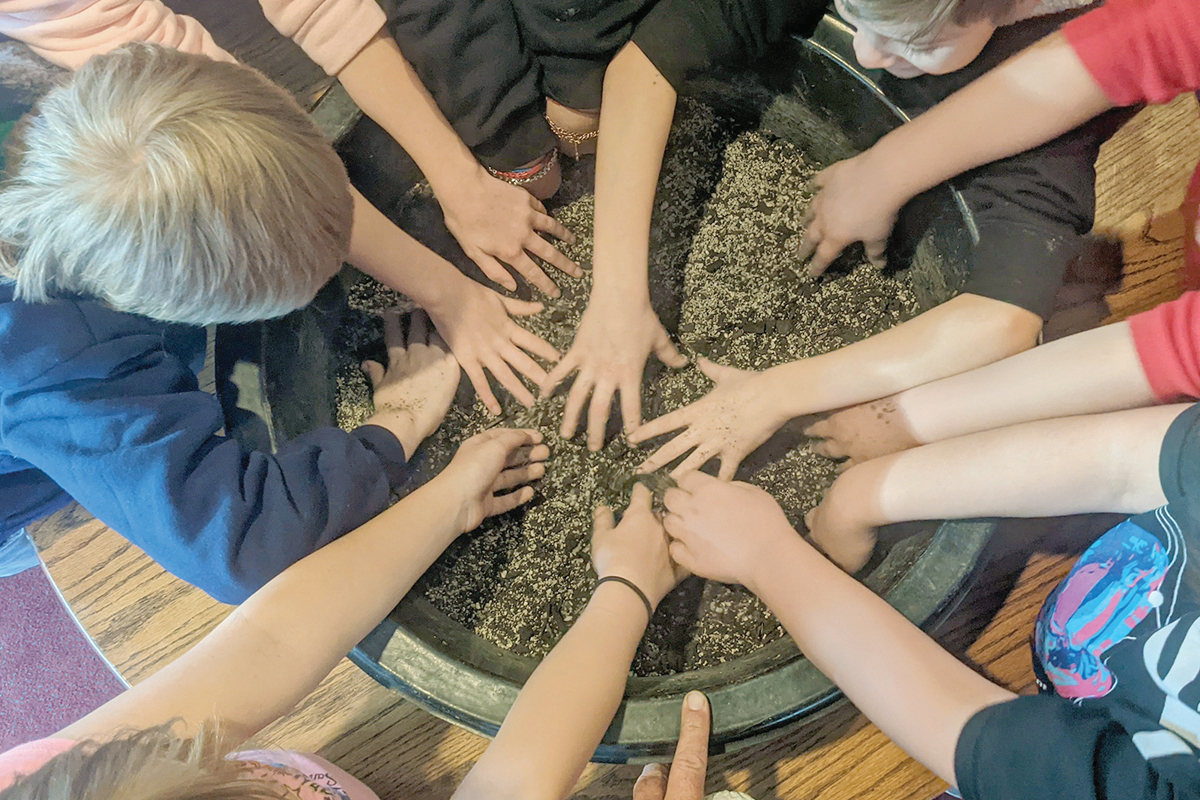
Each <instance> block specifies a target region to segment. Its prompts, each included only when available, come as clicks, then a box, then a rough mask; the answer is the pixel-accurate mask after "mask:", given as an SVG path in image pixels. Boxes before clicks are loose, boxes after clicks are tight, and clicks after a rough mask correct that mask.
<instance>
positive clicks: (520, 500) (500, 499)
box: [487, 486, 533, 517]
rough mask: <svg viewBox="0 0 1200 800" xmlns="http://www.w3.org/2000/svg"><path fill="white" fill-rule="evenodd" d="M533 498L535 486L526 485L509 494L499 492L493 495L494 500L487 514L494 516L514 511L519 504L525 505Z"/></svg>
mask: <svg viewBox="0 0 1200 800" xmlns="http://www.w3.org/2000/svg"><path fill="white" fill-rule="evenodd" d="M532 499H533V487H532V486H526V487H524V488H522V489H518V490H517V491H515V492H509V493H508V494H498V495H493V496H492V502H491V503H490V504H489V507H488V510H487V515H488V516H489V517H494V516H496V515H497V514H506V513H508V512H509V511H512V510H513V509H514V508H516V507H517V506H523V505H525V504H526V503H528V502H529V501H530V500H532Z"/></svg>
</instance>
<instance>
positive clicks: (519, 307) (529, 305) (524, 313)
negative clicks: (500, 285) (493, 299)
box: [500, 295, 545, 317]
mask: <svg viewBox="0 0 1200 800" xmlns="http://www.w3.org/2000/svg"><path fill="white" fill-rule="evenodd" d="M500 302H501V303H503V304H504V310H505V311H507V312H508V313H509V314H511V315H512V316H514V317H528V316H530V315H531V314H537V313H538V312H539V311H541V310H542V309H544V308H545V306H544V305H542V304H541V303H535V302H533V301H532V300H518V299H517V298H515V297H505V296H504V295H500Z"/></svg>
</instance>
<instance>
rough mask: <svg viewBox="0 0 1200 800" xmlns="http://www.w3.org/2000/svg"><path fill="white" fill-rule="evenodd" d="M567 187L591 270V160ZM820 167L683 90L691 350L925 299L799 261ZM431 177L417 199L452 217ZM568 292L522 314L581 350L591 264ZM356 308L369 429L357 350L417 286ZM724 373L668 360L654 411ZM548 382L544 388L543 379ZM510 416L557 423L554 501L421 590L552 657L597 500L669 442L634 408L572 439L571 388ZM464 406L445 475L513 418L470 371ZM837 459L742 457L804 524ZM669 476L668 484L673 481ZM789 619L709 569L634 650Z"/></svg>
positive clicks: (673, 183)
mask: <svg viewBox="0 0 1200 800" xmlns="http://www.w3.org/2000/svg"><path fill="white" fill-rule="evenodd" d="M564 166H565V174H564V179H565V180H564V186H563V189H562V191H561V192H560V196H559V198H556V203H555V205H554V207H553V209H552V210H553V213H554V214H555V216H556V217H558V219H560V220H561V221H562V222H563V224H564V225H566V226H567V227H568V228H570V229H571V230H572V231H574V232H575V233H576V234H577V235H578V237H579V239H578V242H577V243H576V244H575V245H574V246H572V247H568V248H566V252H567V254H568V255H570V256H571V257H572V258H574V259H575V260H576V261H578V262H579V263H580V264H581V265H582V266H583V267H584V268H585V270H587V269H588V268H590V266H591V254H592V239H591V233H592V231H591V228H592V216H593V197H592V195H591V194H590V191H591V189H590V187H591V185H592V168H593V162H592V159H585V160H584V161H582V162H580V163H578V164H575V163H573V162H571V161H570V160H568V159H564ZM814 172H815V168H814V167H813V166H810V165H809V164H808V163H806V161H805V158H804V154H803V153H801V152H800V151H799V150H797V148H796V147H794V146H793V145H791V144H789V143H788V142H786V141H782V140H778V139H774V138H771V137H769V136H767V135H764V134H763V133H760V132H758V131H756V130H746V129H745V128H744V127H742V128H739V127H738V126H737V125H735V124H734V123H733V122H732V121H731V120H729V119H725V118H722V117H719V116H717V115H716V114H715V113H714V112H713V110H712V109H711V108H709V107H708V106H705V105H702V104H699V103H696V102H693V101H687V100H682V101H681V102H680V107H679V111H678V113H677V115H676V121H675V126H674V128H673V130H672V134H671V140H670V143H669V145H668V148H667V153H666V157H665V160H664V165H663V172H662V179H661V181H660V184H659V190H658V197H657V203H658V205H657V209H656V213H655V218H654V224H653V233H652V241H651V260H650V270H651V293H652V300H653V303H654V307H655V309H656V310H657V312H658V314H659V316H660V318H661V319H662V320H663V322H664V324H666V326H667V328H668V330H670V331H672V333H673V334H674V335H675V336H676V340H677V341H678V342H679V343H680V344H681V345H682V347H683V349H684V351H685V352H686V353H688V354H689V355H690V356H691V357H693V358H694V357H695V356H696V355H698V354H700V355H707V356H708V357H710V358H712V359H713V360H715V361H718V362H720V363H723V364H728V365H731V366H735V367H740V368H743V369H763V368H766V367H769V366H772V365H774V364H779V363H783V362H786V361H792V360H795V359H799V358H804V357H806V356H813V355H817V354H820V353H824V352H827V351H829V350H833V349H836V348H838V347H841V346H843V345H845V344H848V343H850V342H853V341H856V340H858V339H862V338H865V337H867V336H870V335H872V334H874V333H877V332H879V331H881V330H884V329H885V328H888V327H891V326H893V325H895V324H897V323H898V322H900V321H902V320H904V319H907V318H909V317H911V316H913V315H914V314H916V313H918V312H919V311H920V310H921V307H920V303H919V301H918V298H917V295H916V293H915V292H914V289H913V286H912V283H911V281H910V280H909V279H908V276H907V275H906V274H904V273H901V274H898V275H886V274H883V273H881V271H880V270H878V269H876V268H873V267H871V266H870V265H868V264H866V263H862V262H860V263H858V264H857V265H852V266H846V265H843V268H842V269H840V270H838V271H837V272H836V273H830V274H829V275H827V276H826V277H824V278H822V279H820V280H816V281H814V280H812V279H810V278H808V277H807V276H806V275H805V274H804V270H803V265H802V264H801V263H799V260H798V258H797V257H796V254H795V253H796V246H797V244H798V242H799V240H800V232H801V224H800V222H801V219H802V218H803V215H804V212H805V209H806V208H807V206H808V203H809V201H810V199H811V194H810V190H809V188H808V186H809V181H810V179H811V177H812V175H813V174H814ZM432 202H433V201H432V200H431V199H430V198H429V196H428V192H427V189H426V190H424V193H422V191H420V190H417V191H415V192H414V195H413V198H412V205H413V207H414V208H418V207H420V208H424V209H425V212H423V213H429V212H430V209H432V210H433V213H436V208H434V207H433V206H432ZM553 275H554V278H555V280H556V282H558V284H559V286H560V287H561V288H562V290H563V294H562V297H561V298H559V299H558V300H556V301H548V302H547V309H546V311H544V312H543V313H541V314H539V315H537V316H535V317H530V318H527V319H525V320H524V321H523V324H525V325H526V326H527V327H529V329H530V330H532V331H534V332H535V333H537V334H538V335H540V336H542V337H543V338H545V339H546V340H547V341H549V342H550V343H551V344H553V345H554V346H555V347H557V348H558V349H559V350H560V352H564V353H565V352H566V351H567V349H568V348H569V346H570V343H571V339H572V336H573V333H574V331H575V329H576V326H577V325H578V322H579V318H580V315H581V314H582V312H583V309H584V307H585V305H586V302H587V297H588V291H589V289H590V284H591V280H590V273H585V275H584V277H583V278H582V279H579V280H575V279H571V278H567V277H565V276H562V275H561V274H559V273H557V272H556V271H553ZM350 298H351V305H352V306H353V307H354V308H355V309H357V311H356V313H354V314H351V315H350V318H349V319H348V321H347V323H346V325H344V326H343V329H342V331H341V333H340V337H339V338H340V342H339V348H338V349H339V352H340V353H341V358H342V359H343V364H342V368H341V370H340V373H339V376H338V382H339V410H338V414H339V424H341V425H343V426H345V427H353V426H354V425H356V424H358V423H359V422H360V421H361V420H362V419H363V418H365V417H366V416H367V415H369V414H370V412H371V404H370V398H369V394H370V392H369V388H368V386H367V384H366V381H365V379H364V378H363V377H362V375H361V373H360V372H359V371H358V366H357V365H358V361H359V360H360V359H361V358H362V357H363V356H364V355H369V354H370V353H371V352H372V351H373V350H377V349H378V348H379V346H380V345H379V339H380V336H381V326H380V325H379V324H378V321H377V319H376V318H375V317H373V316H372V314H373V313H374V312H376V311H378V310H381V309H383V308H386V307H389V306H392V305H395V304H397V303H403V302H404V300H403V298H401V297H399V296H398V295H396V294H395V293H393V292H391V291H389V290H386V289H384V288H383V287H381V286H380V285H379V284H377V283H375V282H374V281H370V280H367V279H364V280H363V281H361V282H359V283H358V284H356V285H355V286H354V287H352V288H351V291H350ZM710 386H711V384H710V382H709V381H708V379H707V378H705V377H704V375H703V374H702V373H701V372H700V371H699V370H698V369H697V368H696V367H694V366H690V365H689V366H688V367H685V368H683V369H681V370H667V369H665V368H663V367H662V365H661V364H659V363H658V362H657V361H655V360H654V359H653V358H651V361H650V364H649V367H648V369H647V373H646V381H645V383H644V388H643V396H642V400H643V414H644V416H645V418H646V419H651V418H653V417H656V416H660V415H662V414H664V413H666V412H668V411H671V410H673V409H675V408H678V407H680V406H683V405H686V404H687V403H689V402H691V401H693V400H696V399H698V398H699V397H701V396H703V395H704V394H705V393H706V392H707V391H708V390H709V388H710ZM535 393H536V391H535ZM497 397H501V398H505V399H504V400H502V402H503V403H504V405H505V411H504V413H503V415H502V417H503V419H502V424H505V425H511V426H518V427H521V426H529V427H535V428H537V429H539V430H541V431H542V433H543V434H544V435H545V437H546V441H547V443H548V444H549V445H550V448H551V452H552V455H551V461H550V463H549V465H548V469H547V473H546V476H545V477H544V478H543V479H542V480H541V482H540V483H539V484H538V487H537V488H538V496H537V498H536V499H535V501H534V502H533V503H532V504H531V505H530V506H529V507H528V508H526V509H523V510H520V511H517V512H514V513H511V514H508V515H505V516H504V517H500V518H496V519H492V520H489V521H487V522H485V523H484V525H483V526H482V527H481V528H479V530H477V531H474V532H473V533H470V534H468V535H466V536H463V537H462V538H460V539H459V540H458V541H457V542H455V544H454V545H452V546H451V547H450V549H449V550H448V551H447V552H446V554H445V555H443V556H442V558H441V559H439V560H438V562H437V563H436V564H435V565H434V566H433V568H432V569H430V570H429V572H428V573H427V574H426V575H425V577H424V578H423V579H422V580H421V582H420V583H419V584H418V586H417V588H416V589H415V590H414V591H417V592H421V593H423V594H424V595H425V596H426V597H427V598H428V599H429V601H430V602H431V603H432V604H433V605H434V606H435V607H436V608H438V609H439V610H441V611H442V612H444V613H445V614H447V615H448V616H450V617H451V618H452V619H454V620H455V621H457V622H458V623H460V624H462V625H464V626H465V627H467V628H468V629H470V630H473V631H474V632H475V633H476V634H478V635H479V636H481V637H483V638H484V639H486V640H488V641H490V642H492V643H494V644H496V645H498V646H500V647H503V648H505V649H508V650H510V651H511V652H513V653H516V654H518V655H522V656H529V657H533V658H540V657H541V656H543V655H545V654H546V653H547V652H548V651H549V650H550V648H551V647H553V645H554V643H555V642H556V641H558V639H559V637H561V636H562V634H563V633H564V632H566V630H567V628H568V627H569V626H570V624H571V622H572V620H574V619H575V617H576V615H578V614H579V612H580V611H581V610H582V609H583V607H584V605H585V604H586V603H587V600H588V598H589V597H590V595H591V591H592V587H593V584H594V581H595V574H594V572H593V570H592V567H591V561H590V556H589V545H590V539H591V521H592V509H593V508H594V507H595V506H596V505H598V504H600V503H608V504H610V505H612V506H613V507H614V508H617V509H620V508H624V506H625V504H626V502H627V499H628V495H629V491H630V489H631V486H632V476H633V475H634V469H635V467H636V466H637V465H638V464H639V463H640V462H641V461H642V460H643V459H645V457H646V456H647V455H648V454H649V453H650V452H652V450H653V447H654V445H655V444H656V443H654V442H651V443H648V444H647V445H645V446H643V447H639V448H631V447H630V446H629V444H628V443H627V442H626V440H625V437H624V435H623V434H621V433H620V419H619V414H618V413H616V408H615V407H614V409H613V410H614V413H613V415H612V416H611V417H610V420H609V428H608V431H609V436H608V439H607V443H606V446H605V447H604V448H603V450H602V451H601V452H599V453H590V452H589V451H588V450H587V447H586V445H585V443H584V441H583V438H584V437H583V436H582V435H577V436H576V438H575V439H574V440H571V441H564V440H563V439H561V438H560V437H559V436H558V427H559V424H560V422H561V419H562V408H563V405H564V403H565V392H563V391H561V390H560V391H559V392H558V393H556V395H555V396H553V397H551V398H549V399H547V400H545V401H541V402H539V403H538V404H537V405H536V406H535V407H534V408H532V409H529V410H525V409H523V408H522V407H521V406H520V405H519V404H517V403H516V402H515V401H513V400H512V399H511V398H507V396H506V395H505V394H503V393H502V392H501V390H499V389H498V388H497ZM459 398H460V402H458V403H457V404H456V405H455V406H454V407H453V408H452V409H451V411H450V413H449V414H448V415H447V417H446V421H445V422H444V423H443V424H442V426H441V428H440V429H439V430H438V431H437V432H436V433H435V434H434V435H433V436H432V437H431V438H430V439H429V440H428V441H427V442H426V444H425V445H424V447H423V448H422V449H423V451H424V452H423V455H422V456H421V460H422V466H421V472H422V473H423V474H424V475H425V476H429V475H432V474H434V473H435V472H436V471H437V470H439V469H441V467H442V466H444V465H445V464H446V463H447V462H448V461H449V459H450V457H451V456H452V455H453V453H454V450H455V447H456V446H457V443H458V442H460V441H461V440H463V439H465V438H467V437H468V436H470V435H471V434H474V433H476V432H478V431H480V430H483V429H484V428H487V427H490V426H492V425H495V424H497V420H496V419H494V418H492V417H490V416H489V415H488V414H487V413H486V411H485V410H484V408H483V405H482V404H480V403H478V402H477V401H476V400H475V399H474V396H473V394H471V393H470V387H469V384H468V383H467V382H466V381H465V380H464V381H463V385H462V387H460V395H459ZM835 468H836V465H835V464H833V463H832V462H830V461H828V460H826V459H824V458H821V457H819V456H817V455H816V454H814V453H812V452H811V451H810V449H809V448H808V447H807V443H806V442H805V440H804V439H803V438H802V437H800V436H799V435H797V434H795V433H794V432H793V431H792V430H790V429H785V430H784V431H783V432H781V434H780V435H779V436H776V437H775V438H774V439H772V440H771V441H770V442H768V443H767V444H766V445H764V446H763V447H762V448H760V449H759V451H757V452H756V453H754V454H753V455H752V456H751V458H750V459H748V460H747V462H746V463H745V464H743V466H742V469H741V471H740V472H739V478H740V479H743V480H749V481H750V482H752V483H754V484H756V485H758V486H761V487H762V488H764V489H766V490H767V491H769V492H770V493H771V494H772V495H773V496H774V497H775V498H776V499H778V500H779V502H780V503H781V504H782V505H783V507H784V509H785V510H786V511H787V513H788V516H789V518H790V519H791V520H792V522H793V523H794V524H796V525H797V526H800V525H801V524H802V519H803V516H804V513H805V512H806V511H808V510H809V509H810V508H812V507H813V506H814V505H816V503H817V502H818V500H819V499H820V496H821V494H822V492H823V491H824V490H825V488H826V487H828V485H829V484H830V483H831V482H832V480H833V477H834V473H835ZM664 485H665V479H664V478H658V479H657V480H655V481H654V487H653V488H657V489H659V490H661V489H662V488H663V487H664ZM784 635H785V634H784V631H783V629H782V627H781V626H780V625H779V623H778V622H777V621H776V620H775V619H774V618H773V617H772V616H771V615H770V614H769V613H768V612H767V610H766V609H765V607H764V606H763V605H762V604H761V603H760V602H759V601H758V600H757V599H756V598H755V597H753V596H752V595H750V594H749V593H748V592H746V591H745V590H744V589H742V588H741V587H736V586H726V585H723V584H718V583H714V582H711V581H703V580H700V579H698V578H692V579H689V580H688V581H685V582H684V584H683V585H682V586H681V587H679V588H678V589H676V590H675V592H673V593H672V594H671V595H670V596H669V597H668V598H667V599H666V600H665V601H664V602H663V604H662V606H661V607H660V608H659V610H658V612H657V613H656V614H655V618H654V620H653V622H652V624H651V626H650V628H649V630H648V631H647V634H646V637H645V639H644V640H643V641H642V644H641V647H640V648H639V650H638V653H637V656H636V658H635V660H634V664H633V669H634V672H635V673H636V674H638V675H643V676H650V675H663V674H669V673H674V672H680V671H684V670H691V669H698V668H702V667H707V666H713V665H716V664H720V663H723V662H725V661H728V660H731V659H734V658H738V657H740V656H743V655H746V654H748V653H750V652H753V651H754V650H757V649H758V648H760V647H762V646H763V645H765V644H768V643H770V642H772V641H774V640H776V639H778V638H780V637H782V636H784Z"/></svg>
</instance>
